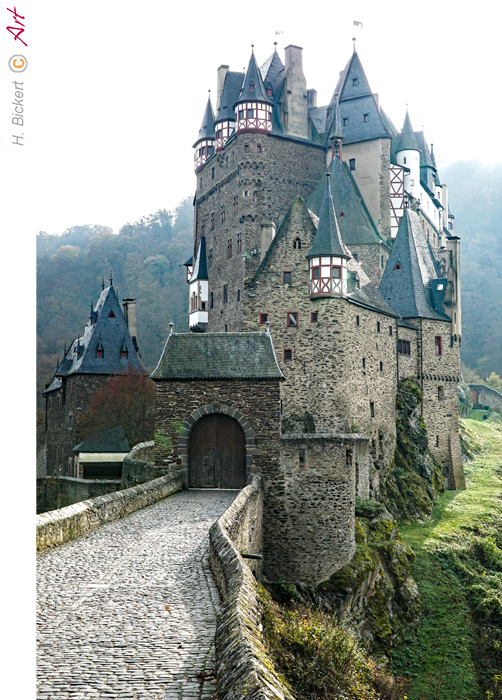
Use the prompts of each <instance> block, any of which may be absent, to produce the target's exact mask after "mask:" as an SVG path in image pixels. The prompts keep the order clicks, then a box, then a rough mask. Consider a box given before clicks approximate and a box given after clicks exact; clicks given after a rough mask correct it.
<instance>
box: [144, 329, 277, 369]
mask: <svg viewBox="0 0 502 700" xmlns="http://www.w3.org/2000/svg"><path fill="white" fill-rule="evenodd" d="M151 378H152V379H155V380H162V379H168V380H176V379H281V380H282V379H283V378H284V377H283V375H282V372H281V370H280V369H279V366H278V364H277V360H276V357H275V353H274V348H273V345H272V338H271V337H270V335H269V334H268V333H171V335H169V337H168V338H167V341H166V344H165V346H164V350H163V351H162V355H161V358H160V360H159V363H158V365H157V367H156V368H155V370H154V372H153V373H152V375H151Z"/></svg>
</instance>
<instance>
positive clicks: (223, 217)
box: [221, 204, 225, 224]
mask: <svg viewBox="0 0 502 700" xmlns="http://www.w3.org/2000/svg"><path fill="white" fill-rule="evenodd" d="M224 222H225V205H224V204H223V206H222V207H221V223H222V224H223V223H224Z"/></svg>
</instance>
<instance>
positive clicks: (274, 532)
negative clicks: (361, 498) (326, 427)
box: [263, 434, 368, 584]
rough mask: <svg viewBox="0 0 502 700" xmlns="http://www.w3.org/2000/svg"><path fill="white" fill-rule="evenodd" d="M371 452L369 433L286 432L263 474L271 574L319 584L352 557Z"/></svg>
mask: <svg viewBox="0 0 502 700" xmlns="http://www.w3.org/2000/svg"><path fill="white" fill-rule="evenodd" d="M367 456H368V438H367V437H366V436H364V435H319V434H310V435H309V434H297V435H283V436H282V438H281V458H280V462H279V464H278V465H277V466H276V469H275V470H274V471H270V472H266V473H264V475H263V477H264V481H265V493H266V498H265V503H264V517H263V542H264V562H263V564H264V575H265V576H266V577H267V578H268V579H269V580H273V581H277V580H280V581H289V582H298V581H302V582H304V583H308V584H318V583H320V582H321V581H325V580H326V579H328V578H329V577H330V576H331V575H332V574H333V573H334V572H335V571H337V570H338V569H340V568H341V567H342V566H344V565H345V564H348V562H349V561H350V560H351V559H352V556H353V554H354V551H355V529H354V528H355V518H354V508H355V495H356V483H355V481H356V473H358V472H359V466H360V467H361V472H364V469H365V465H366V460H367ZM362 478H363V479H364V475H363V474H362Z"/></svg>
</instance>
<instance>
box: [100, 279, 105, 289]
mask: <svg viewBox="0 0 502 700" xmlns="http://www.w3.org/2000/svg"><path fill="white" fill-rule="evenodd" d="M104 288H105V276H104V275H103V277H102V278H101V291H103V289H104Z"/></svg>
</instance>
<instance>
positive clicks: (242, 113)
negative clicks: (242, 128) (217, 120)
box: [239, 109, 244, 119]
mask: <svg viewBox="0 0 502 700" xmlns="http://www.w3.org/2000/svg"><path fill="white" fill-rule="evenodd" d="M239 119H244V110H243V109H240V110H239Z"/></svg>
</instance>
